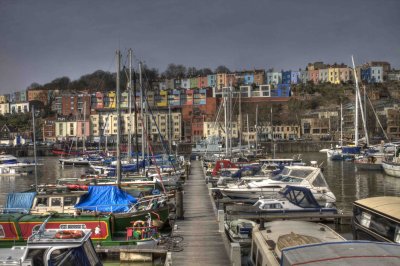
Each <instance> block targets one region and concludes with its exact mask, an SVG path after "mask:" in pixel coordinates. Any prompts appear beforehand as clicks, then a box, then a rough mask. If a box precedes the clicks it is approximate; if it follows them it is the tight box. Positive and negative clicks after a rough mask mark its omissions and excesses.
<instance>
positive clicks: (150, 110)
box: [144, 97, 177, 171]
mask: <svg viewBox="0 0 400 266" xmlns="http://www.w3.org/2000/svg"><path fill="white" fill-rule="evenodd" d="M144 100H145V101H146V104H147V108H148V111H149V112H150V115H151V118H152V119H153V122H154V124H155V126H156V128H157V132H158V136H159V138H160V141H161V146H162V147H163V150H164V152H165V153H166V154H167V155H168V161H169V162H170V163H171V165H172V166H173V168H174V170H175V171H176V167H175V164H174V163H173V162H172V161H171V159H170V156H171V154H172V153H171V151H170V150H169V148H168V147H167V146H166V144H165V140H164V138H163V136H162V134H161V132H160V128H159V127H158V124H157V122H156V120H155V116H154V114H153V110H152V108H151V107H150V106H149V102H148V101H147V97H145V99H144ZM172 156H174V157H175V154H172ZM175 161H177V158H176V157H175Z"/></svg>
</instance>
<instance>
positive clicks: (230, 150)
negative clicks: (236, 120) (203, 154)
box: [229, 82, 233, 157]
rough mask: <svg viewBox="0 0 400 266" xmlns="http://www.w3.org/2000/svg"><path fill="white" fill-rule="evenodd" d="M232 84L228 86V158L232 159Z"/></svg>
mask: <svg viewBox="0 0 400 266" xmlns="http://www.w3.org/2000/svg"><path fill="white" fill-rule="evenodd" d="M232 128H233V126H232V82H231V84H230V86H229V157H232Z"/></svg>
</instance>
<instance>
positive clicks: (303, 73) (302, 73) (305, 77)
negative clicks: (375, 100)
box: [299, 69, 308, 84]
mask: <svg viewBox="0 0 400 266" xmlns="http://www.w3.org/2000/svg"><path fill="white" fill-rule="evenodd" d="M299 72H300V82H301V83H303V84H306V83H307V81H308V71H307V70H306V69H305V70H301V69H300V71H299Z"/></svg>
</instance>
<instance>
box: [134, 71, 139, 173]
mask: <svg viewBox="0 0 400 266" xmlns="http://www.w3.org/2000/svg"><path fill="white" fill-rule="evenodd" d="M133 74H134V75H133V94H134V95H133V98H134V101H133V107H134V109H135V152H136V171H138V172H139V138H138V116H137V114H138V107H137V102H136V73H135V72H134V73H133Z"/></svg>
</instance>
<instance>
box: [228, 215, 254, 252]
mask: <svg viewBox="0 0 400 266" xmlns="http://www.w3.org/2000/svg"><path fill="white" fill-rule="evenodd" d="M256 225H257V223H256V222H254V221H251V220H247V219H237V220H232V221H225V225H224V226H225V232H226V233H227V235H228V236H229V238H230V240H231V241H232V242H235V243H239V244H240V245H241V246H249V245H250V244H251V234H252V231H253V227H255V226H256Z"/></svg>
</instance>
